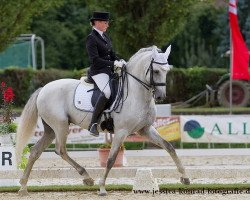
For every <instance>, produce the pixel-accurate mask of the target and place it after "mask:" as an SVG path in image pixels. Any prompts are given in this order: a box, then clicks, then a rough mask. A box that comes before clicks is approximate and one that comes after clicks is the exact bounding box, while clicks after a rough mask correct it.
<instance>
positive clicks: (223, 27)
mask: <svg viewBox="0 0 250 200" xmlns="http://www.w3.org/2000/svg"><path fill="white" fill-rule="evenodd" d="M249 10H250V1H249V0H238V9H237V11H238V20H239V26H240V30H241V33H242V34H243V37H244V39H245V41H246V44H247V46H248V49H250V42H249V41H250V34H249V33H250V19H249V18H250V13H249ZM218 24H220V26H218V27H217V28H216V29H215V32H216V33H217V34H218V35H219V37H220V42H219V43H218V48H217V51H218V53H220V54H224V53H225V52H226V51H227V50H229V49H230V31H229V21H228V5H226V6H225V8H224V12H223V13H222V14H220V15H218Z"/></svg>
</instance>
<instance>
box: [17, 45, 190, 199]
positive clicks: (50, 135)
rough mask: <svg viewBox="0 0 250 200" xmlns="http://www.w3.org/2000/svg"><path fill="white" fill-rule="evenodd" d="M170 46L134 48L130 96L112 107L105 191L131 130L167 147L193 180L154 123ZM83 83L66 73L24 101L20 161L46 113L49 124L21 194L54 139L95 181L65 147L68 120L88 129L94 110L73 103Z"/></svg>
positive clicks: (64, 156) (23, 179)
mask: <svg viewBox="0 0 250 200" xmlns="http://www.w3.org/2000/svg"><path fill="white" fill-rule="evenodd" d="M170 51H171V46H169V47H168V48H167V50H166V52H164V53H161V52H158V49H157V47H156V46H152V47H149V48H143V49H140V50H139V51H138V52H137V53H136V54H134V55H133V56H132V57H131V58H130V59H129V61H128V63H127V66H126V70H127V72H126V75H127V79H126V84H125V85H126V87H125V88H124V93H126V94H127V96H126V99H125V100H124V102H123V107H122V108H121V111H120V113H116V112H112V114H111V115H112V117H113V119H114V139H113V143H112V147H111V151H110V154H109V157H108V161H107V167H106V168H105V173H104V175H103V177H102V179H101V180H100V182H99V186H100V191H99V194H100V195H106V194H107V191H106V189H105V181H106V178H107V176H108V173H109V172H110V170H111V168H112V167H113V164H114V162H115V158H116V156H117V154H118V150H119V147H120V146H121V145H122V143H123V141H124V140H125V138H126V137H127V136H129V135H130V134H133V133H135V132H136V133H137V134H139V135H142V136H144V137H146V138H147V139H148V140H149V141H151V142H153V143H154V144H156V145H158V146H160V147H161V148H163V149H165V150H166V151H167V152H168V153H169V154H170V156H171V157H172V159H173V160H174V162H175V164H176V166H177V168H178V171H179V172H180V174H181V178H180V180H181V182H182V183H183V184H190V181H189V178H188V177H187V176H186V173H185V169H184V167H183V165H182V164H181V161H180V160H179V158H178V156H177V154H176V152H175V149H174V148H173V146H172V145H171V144H170V143H169V142H167V141H165V140H163V139H162V138H161V137H160V135H159V133H158V132H157V130H156V129H155V128H154V127H153V126H152V124H153V123H154V121H155V118H156V106H155V98H156V99H162V98H165V97H166V88H165V81H166V74H167V72H168V71H169V70H170V69H171V66H170V65H169V64H168V56H169V54H170ZM79 83H80V80H74V79H61V80H56V81H53V82H50V83H48V84H47V85H45V86H44V87H43V88H41V89H38V90H37V91H35V92H34V93H33V94H32V95H31V97H30V99H29V100H28V102H27V104H26V105H25V107H24V109H23V112H22V115H21V119H20V123H19V126H18V130H17V137H16V158H17V162H18V163H19V162H20V157H21V154H22V151H23V148H24V147H25V145H26V144H27V143H28V140H29V138H30V137H31V136H32V134H33V131H34V129H35V126H36V123H37V119H38V116H40V117H41V119H42V122H43V125H44V135H43V136H42V138H41V139H40V140H39V141H38V142H37V143H36V144H35V145H34V146H33V147H32V148H31V151H30V156H29V160H28V163H27V166H26V169H25V170H24V172H23V175H22V177H21V179H20V184H21V188H20V190H19V194H21V195H26V194H28V191H27V182H28V178H29V175H30V173H31V170H32V167H33V165H34V163H35V161H36V160H37V159H38V158H39V157H40V155H41V154H42V152H43V151H44V150H45V149H46V148H47V147H48V146H49V145H50V144H51V143H52V141H53V140H54V139H55V152H56V154H58V155H60V156H61V157H62V159H63V160H65V161H67V162H68V163H69V164H70V165H71V166H73V167H74V168H75V169H76V170H77V171H78V173H79V174H80V175H82V176H83V182H84V184H87V185H93V184H94V180H93V179H92V178H91V177H90V176H89V174H88V172H87V171H86V169H85V168H84V167H82V166H80V165H79V164H78V163H77V162H75V161H74V160H73V159H72V158H70V156H69V155H68V153H67V150H66V140H67V136H68V132H69V123H73V124H76V125H79V126H80V127H82V128H85V129H87V127H88V125H89V123H90V120H91V113H90V112H83V111H81V110H78V109H76V107H75V106H74V104H73V98H74V91H75V88H76V87H77V85H78V84H79Z"/></svg>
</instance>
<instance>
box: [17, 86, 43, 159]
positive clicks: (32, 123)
mask: <svg viewBox="0 0 250 200" xmlns="http://www.w3.org/2000/svg"><path fill="white" fill-rule="evenodd" d="M40 90H41V88H39V89H37V90H36V91H35V92H34V93H33V94H32V95H31V97H30V98H29V100H28V102H27V103H26V105H25V107H24V109H23V111H22V114H21V117H20V121H19V123H18V127H17V134H16V161H17V164H19V163H20V161H21V156H22V153H23V149H24V147H25V145H26V144H27V143H28V141H29V138H30V137H31V136H32V134H33V132H34V130H35V127H36V124H37V119H38V111H37V106H36V100H37V96H38V94H39V92H40Z"/></svg>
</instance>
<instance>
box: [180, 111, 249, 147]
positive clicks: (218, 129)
mask: <svg viewBox="0 0 250 200" xmlns="http://www.w3.org/2000/svg"><path fill="white" fill-rule="evenodd" d="M180 122H181V141H182V142H195V143H196V142H198V143H249V142H250V116H249V115H211V116H199V115H182V116H181V117H180Z"/></svg>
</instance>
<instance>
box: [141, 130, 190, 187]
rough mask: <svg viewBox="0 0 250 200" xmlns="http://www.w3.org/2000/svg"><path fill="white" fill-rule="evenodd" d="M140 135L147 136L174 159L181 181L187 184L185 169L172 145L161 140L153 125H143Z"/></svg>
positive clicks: (188, 181)
mask: <svg viewBox="0 0 250 200" xmlns="http://www.w3.org/2000/svg"><path fill="white" fill-rule="evenodd" d="M139 133H140V134H141V135H143V136H146V137H148V139H149V141H151V142H153V143H154V144H156V145H158V146H160V147H162V148H163V149H165V150H166V151H167V152H168V153H169V154H170V156H171V157H172V159H173V160H174V162H175V164H176V166H177V169H178V171H179V172H180V173H181V183H183V184H186V185H189V184H190V180H189V178H188V177H187V175H186V172H185V169H184V167H183V165H182V163H181V161H180V159H179V158H178V156H177V154H176V152H175V149H174V147H173V146H172V145H171V144H170V143H169V142H167V141H165V140H163V139H162V138H161V136H160V135H159V133H158V132H157V130H156V129H155V128H154V127H153V126H149V127H145V128H143V129H142V130H141V131H140V132H139Z"/></svg>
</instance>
